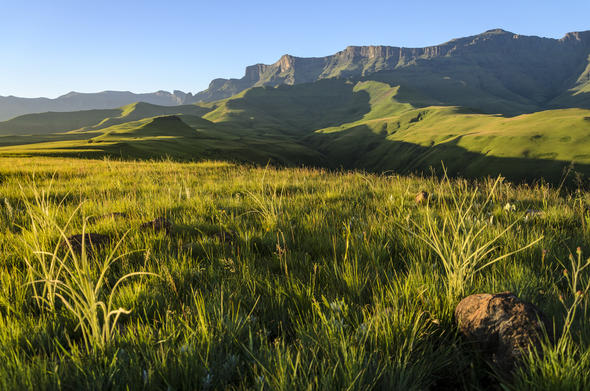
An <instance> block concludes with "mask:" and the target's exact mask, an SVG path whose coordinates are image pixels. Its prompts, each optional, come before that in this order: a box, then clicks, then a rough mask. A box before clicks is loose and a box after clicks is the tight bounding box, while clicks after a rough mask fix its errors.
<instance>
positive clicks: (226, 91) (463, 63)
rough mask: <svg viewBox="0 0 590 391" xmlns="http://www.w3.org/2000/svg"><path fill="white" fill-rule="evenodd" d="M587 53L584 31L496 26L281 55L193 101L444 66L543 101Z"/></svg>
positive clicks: (583, 64)
mask: <svg viewBox="0 0 590 391" xmlns="http://www.w3.org/2000/svg"><path fill="white" fill-rule="evenodd" d="M589 54H590V31H585V32H574V33H568V34H567V35H565V36H564V37H563V38H561V39H549V38H540V37H534V36H522V35H518V34H514V33H511V32H508V31H504V30H501V29H496V30H489V31H486V32H484V33H482V34H479V35H475V36H470V37H465V38H459V39H454V40H452V41H449V42H446V43H443V44H441V45H436V46H430V47H425V48H402V47H394V46H349V47H347V48H346V49H345V50H343V51H340V52H338V53H336V54H334V55H331V56H327V57H317V58H301V57H294V56H289V55H284V56H282V57H281V58H280V59H279V61H277V62H276V63H274V64H271V65H265V64H257V65H253V66H249V67H247V68H246V74H245V76H244V77H243V78H241V79H216V80H213V81H212V82H211V84H210V85H209V88H208V89H207V90H205V91H202V92H200V93H197V94H196V95H195V96H194V101H214V100H218V99H224V98H228V97H230V96H232V95H234V94H236V93H239V92H240V91H243V90H245V89H247V88H250V87H256V86H276V85H279V84H298V83H307V82H313V81H316V80H320V79H326V78H335V77H344V78H357V77H366V76H367V75H370V74H373V73H377V72H393V73H392V75H393V78H394V79H395V74H394V73H395V72H396V71H400V70H403V69H409V71H411V72H414V71H415V72H418V71H420V72H432V71H435V72H437V71H442V70H445V71H448V73H449V76H450V77H452V76H454V75H455V76H456V75H459V73H461V72H474V73H476V74H477V73H483V74H484V75H483V76H481V77H480V78H481V79H482V80H491V79H494V83H495V82H496V81H497V82H498V83H499V84H500V85H499V86H495V87H494V88H495V89H496V90H504V89H505V90H508V91H511V92H512V93H515V94H517V95H519V96H522V97H523V98H524V99H529V100H531V101H533V102H537V103H543V102H545V103H547V102H549V101H551V100H552V99H555V98H557V97H558V96H560V94H564V92H565V91H567V90H568V89H571V88H574V87H575V85H576V83H577V80H578V79H579V78H580V77H582V76H583V73H584V72H585V71H587V67H588V63H589V60H588V56H589ZM413 68H416V69H413ZM469 68H471V70H469ZM588 69H590V68H588ZM459 71H460V72H459ZM392 81H393V82H395V80H392ZM482 83H484V81H482ZM488 83H492V82H488ZM492 84H493V83H492Z"/></svg>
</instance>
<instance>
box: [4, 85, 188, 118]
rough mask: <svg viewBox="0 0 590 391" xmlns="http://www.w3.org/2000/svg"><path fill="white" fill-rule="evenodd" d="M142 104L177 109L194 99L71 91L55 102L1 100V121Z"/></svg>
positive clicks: (158, 93) (175, 94) (179, 95)
mask: <svg viewBox="0 0 590 391" xmlns="http://www.w3.org/2000/svg"><path fill="white" fill-rule="evenodd" d="M139 101H141V102H145V103H150V104H154V105H159V106H178V105H182V104H187V103H191V102H193V101H194V98H193V94H192V93H185V92H182V91H179V90H175V91H174V92H172V93H170V92H168V91H163V90H160V91H156V92H152V93H140V94H135V93H133V92H130V91H109V90H107V91H101V92H91V93H82V92H76V91H71V92H68V93H67V94H63V95H60V96H58V97H57V98H55V99H51V98H21V97H16V96H12V95H10V96H0V121H5V120H8V119H11V118H14V117H18V116H20V115H26V114H33V113H44V112H70V111H71V112H73V111H81V110H104V109H113V108H118V107H121V106H125V105H128V104H131V103H135V102H139Z"/></svg>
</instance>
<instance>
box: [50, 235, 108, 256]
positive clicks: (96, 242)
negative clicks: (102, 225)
mask: <svg viewBox="0 0 590 391" xmlns="http://www.w3.org/2000/svg"><path fill="white" fill-rule="evenodd" d="M110 241H111V238H110V236H107V235H102V234H94V233H86V234H84V235H82V234H78V235H72V236H70V237H69V238H68V240H67V242H65V241H64V242H62V243H61V245H60V247H61V248H62V249H64V250H66V251H69V250H70V247H71V249H72V250H73V251H75V252H77V253H79V252H81V251H82V242H84V248H85V251H86V252H88V253H90V252H93V251H94V250H98V249H99V248H100V247H103V246H105V245H106V244H108V243H109V242H110ZM68 243H69V245H68Z"/></svg>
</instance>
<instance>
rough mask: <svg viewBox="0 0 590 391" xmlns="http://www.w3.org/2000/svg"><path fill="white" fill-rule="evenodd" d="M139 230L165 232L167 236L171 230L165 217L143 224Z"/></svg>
mask: <svg viewBox="0 0 590 391" xmlns="http://www.w3.org/2000/svg"><path fill="white" fill-rule="evenodd" d="M140 228H141V229H142V230H152V231H166V234H169V233H170V230H171V229H172V223H171V222H170V221H169V220H168V219H167V218H165V217H158V218H157V219H155V220H152V221H148V222H147V223H143V224H142V225H141V227H140Z"/></svg>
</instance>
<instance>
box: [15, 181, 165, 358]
mask: <svg viewBox="0 0 590 391" xmlns="http://www.w3.org/2000/svg"><path fill="white" fill-rule="evenodd" d="M34 194H35V201H34V203H31V202H29V201H28V200H27V199H26V198H25V199H23V202H24V203H25V205H26V208H27V212H28V215H29V217H30V221H31V225H30V227H31V228H30V229H31V231H30V232H28V235H25V236H23V238H24V239H23V240H25V242H26V243H25V244H26V246H27V247H28V248H29V249H30V250H31V255H30V256H25V262H26V265H27V267H28V280H29V282H28V284H29V285H30V286H31V287H32V290H33V298H34V299H35V301H36V303H37V304H38V306H39V308H40V309H41V310H42V311H44V312H45V313H49V314H50V315H57V312H58V304H61V305H62V306H63V308H65V309H66V310H67V311H69V312H70V313H71V314H72V315H73V316H74V317H75V318H76V320H77V322H78V328H79V330H80V332H81V334H82V339H83V342H84V347H85V349H86V351H87V352H91V351H96V350H102V349H104V348H105V347H106V346H107V345H108V344H109V343H110V342H111V341H112V340H113V338H114V336H115V333H116V330H117V322H118V320H119V318H120V316H121V315H125V314H129V313H130V310H128V309H125V308H121V307H118V308H116V306H115V305H114V299H115V297H116V292H117V288H118V287H119V286H120V285H121V284H122V283H123V282H124V281H125V280H127V279H129V278H131V277H136V276H144V275H155V274H154V273H147V272H133V273H128V274H125V275H124V276H122V277H120V278H118V279H117V280H116V281H115V283H114V284H113V285H112V286H111V285H110V284H109V281H108V274H109V272H110V269H111V267H112V266H113V264H114V263H115V262H117V261H118V260H120V259H121V258H122V257H124V256H126V255H128V254H122V255H119V256H117V255H116V254H117V251H118V249H119V247H120V246H121V244H122V243H123V241H124V239H125V235H124V236H123V237H122V238H121V239H120V240H119V241H118V242H117V243H116V244H115V246H114V247H113V248H112V250H111V251H109V252H108V253H107V254H106V255H104V256H103V255H101V254H100V252H99V251H97V250H98V249H96V248H94V247H93V246H92V243H90V244H89V243H86V223H85V222H84V223H83V224H82V242H81V249H80V252H78V251H77V249H75V247H74V246H73V245H72V243H71V242H70V240H69V239H68V236H67V235H66V229H67V228H68V227H69V226H70V225H71V223H72V221H73V220H74V218H75V216H76V215H77V213H78V211H79V209H80V207H81V204H80V205H78V207H76V208H75V210H74V212H73V213H72V214H71V215H70V216H69V218H68V219H67V222H66V223H65V225H64V226H60V225H59V223H58V222H57V219H56V216H57V215H58V210H56V209H59V208H60V207H62V205H63V200H62V202H60V203H58V204H55V203H53V201H51V197H50V196H49V195H48V192H45V191H42V192H39V191H38V190H37V189H35V190H34ZM37 195H39V197H37ZM54 233H57V234H58V240H57V244H55V246H53V247H51V246H48V244H49V241H48V240H47V238H49V237H50V234H54ZM44 238H45V239H44ZM64 245H65V246H64ZM64 247H65V250H64ZM47 248H52V250H51V251H47V250H46V249H47ZM64 252H65V253H64ZM62 253H63V254H62Z"/></svg>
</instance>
